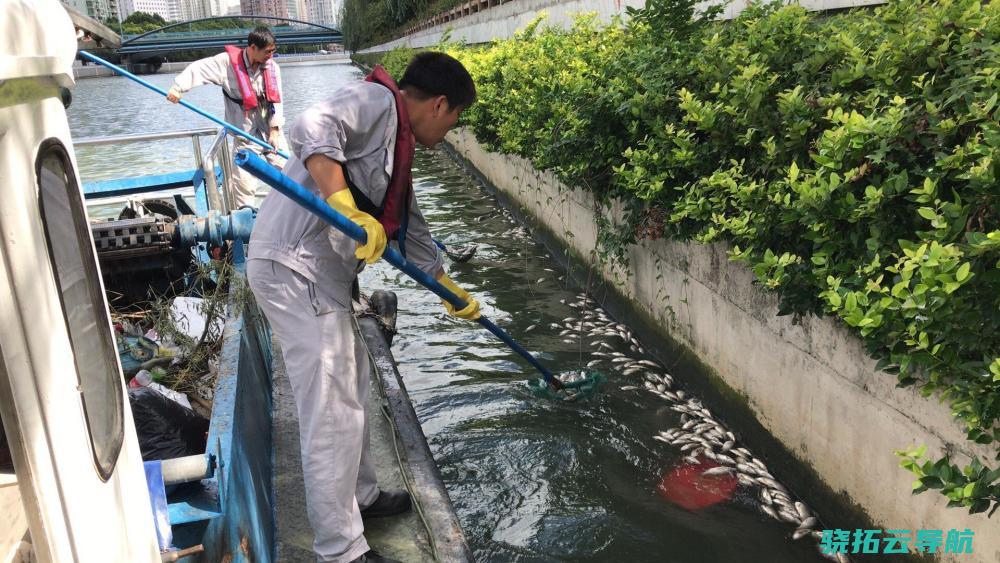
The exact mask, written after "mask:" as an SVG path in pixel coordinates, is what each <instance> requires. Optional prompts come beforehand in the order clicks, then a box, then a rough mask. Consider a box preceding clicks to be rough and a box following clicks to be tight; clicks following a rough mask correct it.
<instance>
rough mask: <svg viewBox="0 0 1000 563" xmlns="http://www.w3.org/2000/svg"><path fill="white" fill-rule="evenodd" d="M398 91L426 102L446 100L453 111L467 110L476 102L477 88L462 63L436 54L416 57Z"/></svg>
mask: <svg viewBox="0 0 1000 563" xmlns="http://www.w3.org/2000/svg"><path fill="white" fill-rule="evenodd" d="M399 89H400V90H406V91H407V92H412V91H413V90H418V91H419V92H418V93H417V95H418V96H420V95H422V96H423V97H425V98H431V97H433V96H445V97H447V98H448V105H449V106H450V107H452V108H459V109H464V108H467V107H469V106H471V105H472V104H473V102H475V101H476V85H475V84H474V83H473V82H472V77H471V76H469V71H467V70H465V67H464V66H462V63H460V62H458V60H456V59H455V58H454V57H451V56H449V55H446V54H444V53H439V52H436V51H424V52H423V53H417V54H416V55H414V56H413V58H412V59H411V60H410V64H409V65H407V67H406V70H405V71H404V72H403V78H402V80H400V81H399Z"/></svg>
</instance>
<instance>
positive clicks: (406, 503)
mask: <svg viewBox="0 0 1000 563" xmlns="http://www.w3.org/2000/svg"><path fill="white" fill-rule="evenodd" d="M409 509H410V493H408V492H406V491H379V493H378V497H376V498H375V502H373V503H371V504H370V505H369V506H367V507H366V508H362V509H361V517H362V518H385V517H386V516H394V515H396V514H401V513H403V512H406V511H407V510H409Z"/></svg>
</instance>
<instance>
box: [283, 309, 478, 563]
mask: <svg viewBox="0 0 1000 563" xmlns="http://www.w3.org/2000/svg"><path fill="white" fill-rule="evenodd" d="M359 324H360V326H361V330H362V333H363V336H364V338H365V340H366V342H367V343H368V346H369V349H370V350H371V353H372V356H373V362H372V363H373V370H372V377H371V382H370V384H371V399H370V403H369V409H368V410H369V427H370V432H371V448H372V450H371V451H372V453H373V456H374V458H375V463H376V470H377V474H378V480H379V485H380V486H383V487H385V488H407V483H409V484H410V486H409V488H410V490H411V495H412V496H413V497H414V500H415V501H416V504H419V510H418V509H417V507H415V509H414V510H411V511H410V512H409V513H407V514H405V515H400V516H396V517H392V518H380V519H375V520H369V521H366V522H365V537H366V538H367V540H368V543H369V545H370V546H371V547H372V548H374V549H376V550H378V551H379V552H380V553H381V554H382V555H385V556H387V557H391V558H394V559H399V560H400V561H404V562H406V563H418V562H425V561H470V560H471V556H470V553H469V551H468V546H467V545H466V544H465V539H464V536H463V535H462V531H461V528H459V526H458V522H457V519H456V518H455V515H454V511H453V510H452V507H451V502H450V500H449V499H448V496H447V493H446V492H445V489H444V485H443V484H442V483H441V479H440V474H439V472H438V469H437V466H436V465H434V460H433V458H431V456H430V450H429V449H428V448H427V443H426V441H425V439H424V436H423V433H422V432H421V430H420V426H419V424H418V423H417V420H416V416H415V415H414V414H413V409H412V406H411V405H410V402H409V398H408V397H407V396H406V390H405V387H403V385H402V380H401V379H400V378H399V373H398V372H397V371H396V368H395V362H394V360H393V358H392V356H391V353H390V352H389V346H388V344H387V343H386V341H385V338H384V337H383V336H382V334H381V331H380V329H379V327H378V324H377V323H376V322H375V320H374V319H372V318H362V319H360V321H359ZM271 345H272V349H273V351H274V361H273V364H274V365H273V373H272V385H273V400H274V410H273V439H274V486H275V503H276V507H275V519H276V522H277V543H278V546H277V552H278V553H277V560H278V561H281V562H287V563H300V562H301V563H306V562H312V561H315V556H314V555H313V552H312V542H313V534H312V530H311V529H310V527H309V521H308V519H307V518H306V509H305V491H304V489H303V485H302V465H301V457H300V455H299V428H298V420H297V417H296V412H295V402H294V399H293V397H292V390H291V387H290V385H289V382H288V376H287V373H286V371H285V363H284V360H283V358H282V356H281V350H280V347H279V345H278V342H277V340H276V339H272V342H271Z"/></svg>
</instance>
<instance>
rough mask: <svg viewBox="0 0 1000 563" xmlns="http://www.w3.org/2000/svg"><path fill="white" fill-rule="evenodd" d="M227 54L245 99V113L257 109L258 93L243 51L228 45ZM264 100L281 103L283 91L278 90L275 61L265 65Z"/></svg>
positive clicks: (241, 94) (269, 61)
mask: <svg viewBox="0 0 1000 563" xmlns="http://www.w3.org/2000/svg"><path fill="white" fill-rule="evenodd" d="M226 54H228V55H229V62H230V63H232V65H233V71H235V72H236V82H237V84H239V87H240V96H242V97H243V111H250V110H253V109H256V108H257V106H258V105H259V104H258V101H257V93H256V92H254V91H253V84H252V83H251V82H250V73H249V72H247V66H246V64H244V62H243V49H240V48H239V47H234V46H232V45H226ZM264 98H265V99H266V100H267V101H268V102H270V103H272V104H280V103H281V91H280V90H279V89H278V75H277V73H276V72H275V71H274V61H273V60H268V61H267V62H266V63H264Z"/></svg>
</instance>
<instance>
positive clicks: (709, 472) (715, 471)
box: [701, 467, 733, 477]
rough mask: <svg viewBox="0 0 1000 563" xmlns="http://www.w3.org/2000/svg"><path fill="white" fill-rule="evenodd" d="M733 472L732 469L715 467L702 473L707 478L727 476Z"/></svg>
mask: <svg viewBox="0 0 1000 563" xmlns="http://www.w3.org/2000/svg"><path fill="white" fill-rule="evenodd" d="M732 472H733V469H732V468H731V467H713V468H711V469H708V470H705V471H702V472H701V474H702V475H705V476H706V477H707V476H710V475H726V474H730V473H732Z"/></svg>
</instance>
